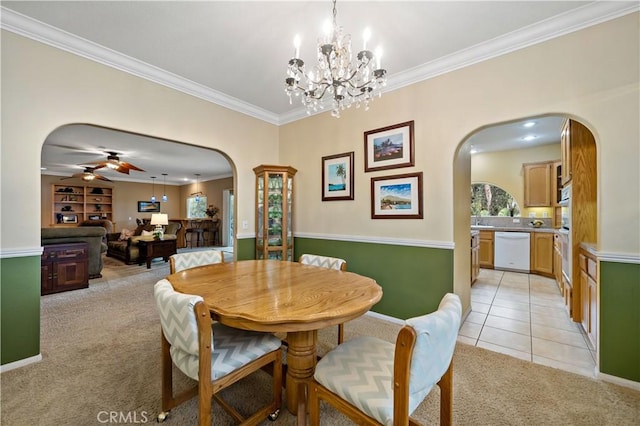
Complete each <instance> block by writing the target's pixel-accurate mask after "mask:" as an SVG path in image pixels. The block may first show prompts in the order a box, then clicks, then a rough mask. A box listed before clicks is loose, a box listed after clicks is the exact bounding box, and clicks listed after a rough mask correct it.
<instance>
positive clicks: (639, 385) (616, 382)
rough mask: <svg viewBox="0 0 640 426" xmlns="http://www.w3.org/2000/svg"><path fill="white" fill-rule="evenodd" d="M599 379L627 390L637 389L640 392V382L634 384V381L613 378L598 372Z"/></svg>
mask: <svg viewBox="0 0 640 426" xmlns="http://www.w3.org/2000/svg"><path fill="white" fill-rule="evenodd" d="M597 377H598V379H600V380H602V381H603V382H609V383H613V384H614V385H620V386H624V387H625V388H631V389H635V390H637V391H640V382H634V381H633V380H628V379H623V378H621V377H617V376H612V375H610V374H605V373H601V372H598V376H597Z"/></svg>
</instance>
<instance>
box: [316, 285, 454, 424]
mask: <svg viewBox="0 0 640 426" xmlns="http://www.w3.org/2000/svg"><path fill="white" fill-rule="evenodd" d="M461 314H462V305H461V303H460V299H459V298H458V296H456V295H455V294H447V295H445V297H444V298H443V299H442V301H441V302H440V305H439V307H438V310H437V311H435V312H433V313H431V314H428V315H423V316H420V317H415V318H411V319H408V320H407V321H406V325H408V326H410V327H413V328H414V330H415V332H416V334H417V339H416V343H415V346H414V352H413V355H412V358H411V368H410V379H409V380H410V381H409V414H411V413H412V412H413V411H414V410H415V409H416V408H417V407H418V405H420V403H421V402H422V401H423V400H424V398H425V397H426V396H427V395H428V394H429V392H430V391H431V389H432V388H433V387H434V386H435V384H436V383H438V381H440V379H441V378H442V376H443V375H444V373H445V372H446V370H447V369H448V367H449V364H450V363H451V359H452V357H453V351H454V349H455V344H456V339H457V336H458V328H459V327H460V318H461ZM394 354H395V345H394V344H392V343H390V342H387V341H383V340H381V339H378V338H375V337H370V336H362V337H358V338H355V339H353V340H350V341H348V342H345V343H343V344H341V345H339V346H338V347H337V348H335V349H333V350H332V351H330V352H329V353H328V354H326V355H325V356H324V357H323V358H322V359H321V360H320V361H319V362H318V365H317V367H316V371H315V375H314V378H315V380H316V381H317V382H318V383H319V384H321V385H322V386H324V387H325V388H327V389H329V390H330V391H332V392H333V393H335V394H337V395H338V396H340V397H341V398H342V399H344V400H346V401H348V402H349V403H351V404H352V405H354V406H356V407H357V408H358V409H360V410H361V411H362V412H364V413H365V414H367V415H368V416H370V417H372V418H374V419H376V420H378V421H379V422H380V423H382V424H384V425H393V404H394V401H393V381H394V376H393V370H394Z"/></svg>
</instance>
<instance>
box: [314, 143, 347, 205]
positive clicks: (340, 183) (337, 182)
mask: <svg viewBox="0 0 640 426" xmlns="http://www.w3.org/2000/svg"><path fill="white" fill-rule="evenodd" d="M353 155H354V152H353V151H351V152H345V153H344V154H336V155H329V156H327V157H322V201H338V200H353Z"/></svg>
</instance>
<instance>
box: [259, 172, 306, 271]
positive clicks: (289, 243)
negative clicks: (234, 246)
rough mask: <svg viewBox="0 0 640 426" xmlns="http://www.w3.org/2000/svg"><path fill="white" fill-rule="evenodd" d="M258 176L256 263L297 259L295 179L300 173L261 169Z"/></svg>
mask: <svg viewBox="0 0 640 426" xmlns="http://www.w3.org/2000/svg"><path fill="white" fill-rule="evenodd" d="M254 172H255V173H256V259H276V260H292V258H293V176H294V175H295V173H296V169H294V168H292V167H283V166H258V167H256V168H255V169H254Z"/></svg>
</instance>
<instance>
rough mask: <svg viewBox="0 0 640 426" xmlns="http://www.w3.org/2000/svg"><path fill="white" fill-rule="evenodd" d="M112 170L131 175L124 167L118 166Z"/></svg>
mask: <svg viewBox="0 0 640 426" xmlns="http://www.w3.org/2000/svg"><path fill="white" fill-rule="evenodd" d="M111 170H115V171H116V172H120V173H124V174H127V175H128V174H129V169H127V168H126V167H122V166H118V167H116V168H115V169H111Z"/></svg>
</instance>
